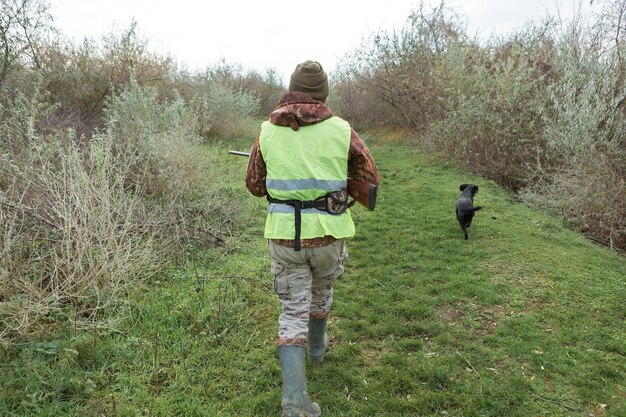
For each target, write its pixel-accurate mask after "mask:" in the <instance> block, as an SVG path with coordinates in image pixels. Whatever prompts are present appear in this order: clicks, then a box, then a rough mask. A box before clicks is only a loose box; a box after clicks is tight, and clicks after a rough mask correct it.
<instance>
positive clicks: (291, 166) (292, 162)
mask: <svg viewBox="0 0 626 417" xmlns="http://www.w3.org/2000/svg"><path fill="white" fill-rule="evenodd" d="M350 134H351V129H350V125H349V124H348V122H346V121H345V120H342V119H341V118H339V117H336V116H333V117H331V118H329V119H326V120H324V121H323V122H320V123H316V124H313V125H310V126H301V127H300V128H299V129H298V130H297V131H294V130H292V129H291V128H290V127H286V126H276V125H273V124H271V123H270V122H265V123H263V125H262V127H261V136H260V138H259V144H260V148H261V154H262V155H263V160H264V161H265V164H266V167H267V177H266V182H265V185H266V187H267V192H268V194H269V195H270V196H271V197H272V198H275V199H278V200H300V201H312V200H315V199H316V198H318V197H321V196H324V195H326V194H328V193H329V192H332V191H338V190H341V189H346V188H347V181H348V151H349V149H350ZM267 211H268V215H267V219H266V222H265V238H267V239H294V237H295V225H294V216H295V215H294V211H295V209H294V207H292V206H290V205H287V204H274V203H270V205H269V207H268V210H267ZM301 215H302V221H301V236H300V238H301V239H312V238H316V237H323V236H334V237H335V238H337V239H342V238H347V237H352V236H354V232H355V231H354V223H353V222H352V218H351V217H350V210H349V209H348V210H346V212H344V213H342V214H329V213H327V212H325V211H323V210H318V209H313V208H311V209H303V210H302V211H301Z"/></svg>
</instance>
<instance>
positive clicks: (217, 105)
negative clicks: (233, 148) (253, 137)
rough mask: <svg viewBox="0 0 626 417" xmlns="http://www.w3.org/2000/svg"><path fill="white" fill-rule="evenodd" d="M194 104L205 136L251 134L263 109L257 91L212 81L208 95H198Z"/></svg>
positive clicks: (222, 136) (221, 136)
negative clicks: (235, 88)
mask: <svg viewBox="0 0 626 417" xmlns="http://www.w3.org/2000/svg"><path fill="white" fill-rule="evenodd" d="M192 106H193V108H194V110H195V111H196V114H197V117H198V125H199V130H200V132H201V134H203V135H204V136H206V137H220V138H235V137H241V136H250V133H251V132H254V131H255V128H256V126H257V125H258V123H257V121H256V116H257V115H258V112H259V109H260V100H259V97H258V95H257V94H255V93H252V92H249V91H244V90H239V91H235V90H233V89H232V88H231V87H229V86H227V85H224V84H219V83H216V82H213V83H211V84H210V87H209V91H208V93H207V94H206V95H203V96H196V97H195V98H194V100H193V101H192Z"/></svg>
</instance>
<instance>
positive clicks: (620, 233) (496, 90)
mask: <svg viewBox="0 0 626 417" xmlns="http://www.w3.org/2000/svg"><path fill="white" fill-rule="evenodd" d="M603 6H604V9H603V11H602V13H601V15H599V16H597V17H596V18H595V19H594V20H591V21H585V20H584V19H583V18H582V17H581V16H577V17H575V18H574V19H573V20H572V21H569V22H565V21H559V20H556V19H554V18H547V19H546V20H545V21H544V22H540V23H535V24H528V25H527V26H526V27H523V28H521V29H518V30H517V31H515V32H513V33H511V34H509V35H507V36H505V37H500V38H492V39H491V40H490V41H489V42H486V43H485V42H483V43H481V42H479V41H478V40H477V39H474V38H472V37H470V36H468V35H467V34H466V31H465V29H464V25H463V24H462V22H461V19H460V18H459V17H458V16H456V15H455V14H454V13H453V12H452V11H450V10H449V9H447V8H446V6H445V4H444V3H442V4H441V5H440V6H438V7H437V8H435V9H434V10H432V11H427V10H425V7H424V6H421V7H420V8H418V9H417V10H416V11H415V12H413V13H412V14H411V16H410V17H409V18H408V20H407V23H406V24H405V26H403V27H401V28H399V29H396V30H394V31H391V32H378V33H375V34H373V35H372V36H371V37H369V38H367V39H366V40H365V41H364V43H363V46H362V47H361V48H359V49H358V50H357V51H355V52H354V53H353V54H351V55H350V56H348V57H347V59H346V61H345V62H344V64H343V65H342V68H341V69H340V71H339V72H338V74H337V75H338V77H339V78H338V80H337V81H336V85H335V92H336V94H338V95H339V97H337V98H336V99H335V102H336V103H337V108H338V109H340V110H341V111H342V113H343V114H345V115H346V116H347V117H349V118H351V119H352V120H354V121H355V122H356V124H357V126H360V127H362V128H380V127H386V128H389V127H390V126H395V127H397V128H410V129H412V130H414V131H415V132H417V134H419V135H420V136H421V138H422V139H421V142H422V146H425V147H428V148H431V149H436V150H439V151H442V152H444V153H445V155H446V156H447V157H449V158H451V159H454V160H457V161H459V162H460V163H462V164H464V165H465V166H467V167H469V168H471V169H472V170H473V171H474V172H477V173H480V174H482V175H485V176H487V177H488V178H491V179H494V180H496V181H497V182H498V183H500V184H502V185H504V186H506V187H507V188H509V189H510V190H512V191H514V192H517V193H519V195H520V196H521V197H523V198H524V199H526V200H527V201H531V202H534V203H537V204H540V205H542V206H544V207H550V208H553V209H555V210H558V211H559V212H560V213H562V214H563V215H564V216H566V217H567V218H569V219H572V220H573V221H575V223H576V224H577V225H578V226H579V227H580V228H581V229H582V230H584V231H585V232H586V233H587V234H588V236H590V237H591V238H593V239H596V240H598V241H601V242H603V243H605V244H608V245H610V246H611V247H615V248H621V249H624V248H626V200H625V198H626V197H625V195H624V193H623V190H624V188H625V186H626V114H625V113H624V110H623V104H622V105H621V106H622V107H621V108H618V107H617V106H618V104H619V103H620V100H623V97H624V94H626V85H625V84H624V82H625V77H626V65H625V62H624V54H625V53H626V35H625V33H626V31H624V26H625V25H626V2H624V1H623V0H607V1H605V2H603Z"/></svg>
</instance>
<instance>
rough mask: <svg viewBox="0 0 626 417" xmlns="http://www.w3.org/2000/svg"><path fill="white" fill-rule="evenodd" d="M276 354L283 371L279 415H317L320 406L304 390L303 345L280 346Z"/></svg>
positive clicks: (286, 416)
mask: <svg viewBox="0 0 626 417" xmlns="http://www.w3.org/2000/svg"><path fill="white" fill-rule="evenodd" d="M278 356H279V359H280V368H281V370H282V373H283V399H282V401H281V406H282V409H283V411H282V414H281V417H319V416H320V415H321V414H322V412H321V410H320V406H319V405H318V404H317V403H314V402H312V401H311V399H310V398H309V395H308V394H307V390H306V372H305V368H304V356H305V351H304V347H302V346H280V347H279V348H278Z"/></svg>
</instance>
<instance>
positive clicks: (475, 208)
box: [469, 206, 482, 212]
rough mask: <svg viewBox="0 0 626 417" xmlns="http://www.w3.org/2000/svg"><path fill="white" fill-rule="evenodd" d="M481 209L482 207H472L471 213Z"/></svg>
mask: <svg viewBox="0 0 626 417" xmlns="http://www.w3.org/2000/svg"><path fill="white" fill-rule="evenodd" d="M481 208H482V207H481V206H476V207H472V208H471V209H469V211H473V212H476V211H478V210H480V209H481Z"/></svg>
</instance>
